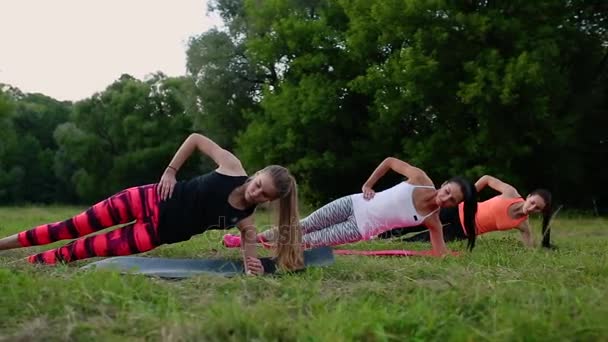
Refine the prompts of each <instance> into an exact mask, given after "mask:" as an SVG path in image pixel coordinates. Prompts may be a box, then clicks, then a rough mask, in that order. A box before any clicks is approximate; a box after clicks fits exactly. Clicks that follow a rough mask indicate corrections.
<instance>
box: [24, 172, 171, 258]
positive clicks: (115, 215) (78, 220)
mask: <svg viewBox="0 0 608 342" xmlns="http://www.w3.org/2000/svg"><path fill="white" fill-rule="evenodd" d="M133 221H135V222H133ZM126 223H129V224H128V225H125V226H122V227H120V228H118V229H115V230H113V231H110V232H107V233H103V234H97V235H92V236H87V237H83V236H85V235H88V234H91V233H93V232H96V231H99V230H102V229H104V228H109V227H113V226H116V225H119V224H126ZM157 227H158V197H157V194H156V184H151V185H145V186H140V187H134V188H129V189H126V190H123V191H121V192H119V193H117V194H115V195H114V196H112V197H110V198H108V199H106V200H104V201H102V202H99V203H97V204H95V205H94V206H92V207H91V208H89V209H87V210H86V211H85V212H83V213H80V214H78V215H76V216H74V217H72V218H70V219H68V220H65V221H63V222H57V223H50V224H43V225H40V226H38V227H35V228H32V229H30V230H27V231H24V232H21V233H19V235H18V238H19V243H20V244H21V246H23V247H28V246H36V245H45V244H49V243H52V242H55V241H59V240H67V239H75V238H79V237H83V238H80V239H77V240H74V241H72V242H70V243H68V244H67V245H65V246H62V247H59V248H56V249H52V250H49V251H46V252H42V253H39V254H36V255H31V256H29V257H28V261H29V262H31V263H44V264H55V263H57V262H71V261H74V260H79V259H86V258H91V257H96V256H118V255H130V254H137V253H142V252H146V251H149V250H151V249H153V248H155V247H157V246H158V245H159V244H160V241H159V237H158V230H157Z"/></svg>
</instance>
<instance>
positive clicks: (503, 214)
mask: <svg viewBox="0 0 608 342" xmlns="http://www.w3.org/2000/svg"><path fill="white" fill-rule="evenodd" d="M486 186H489V187H490V188H492V189H494V190H496V191H498V192H500V195H497V196H494V197H492V198H490V199H489V200H487V201H484V202H480V203H479V204H478V208H477V214H476V216H475V227H476V232H477V234H478V235H481V234H485V233H489V232H492V231H497V230H510V229H518V230H519V231H520V232H521V237H522V240H523V242H524V244H525V245H526V246H529V247H532V246H534V240H533V239H532V234H531V232H530V222H529V220H528V216H529V215H530V214H532V213H542V214H543V224H542V232H543V239H542V246H543V247H547V248H549V247H551V242H550V236H549V232H548V226H549V220H550V218H551V193H550V192H549V191H547V190H544V189H537V190H534V191H532V192H531V193H530V194H529V195H528V196H527V197H526V198H525V199H524V198H523V197H522V196H521V195H520V194H519V193H518V192H517V190H516V189H515V188H514V187H513V186H512V185H510V184H507V183H505V182H503V181H501V180H500V179H498V178H495V177H492V176H488V175H485V176H483V177H481V178H480V179H479V180H478V181H477V182H476V183H475V188H476V189H477V192H480V191H481V190H483V189H484V188H485V187H486ZM440 220H441V222H442V224H443V236H444V239H445V241H446V242H447V241H455V240H465V239H466V238H467V235H466V232H465V231H464V229H462V206H459V207H458V208H442V209H441V212H440ZM416 228H418V227H415V228H403V229H396V230H392V231H389V232H386V233H384V234H381V235H379V236H378V238H391V237H395V236H400V235H404V234H407V233H412V232H416V231H422V230H426V228H425V227H423V226H420V227H419V228H420V229H416ZM428 239H429V233H428V232H423V233H419V234H416V235H414V236H412V237H408V238H405V239H403V241H409V242H414V241H416V242H417V241H428Z"/></svg>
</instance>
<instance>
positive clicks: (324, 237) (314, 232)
mask: <svg viewBox="0 0 608 342" xmlns="http://www.w3.org/2000/svg"><path fill="white" fill-rule="evenodd" d="M301 224H302V242H303V243H304V245H306V246H311V247H312V246H334V245H341V244H346V243H352V242H357V241H361V240H362V239H363V236H361V233H360V232H359V228H358V227H357V221H356V220H355V215H354V212H353V201H352V199H351V197H350V196H346V197H342V198H339V199H337V200H335V201H333V202H330V203H328V204H326V205H324V206H323V207H321V208H319V209H317V210H316V211H315V212H313V213H312V214H310V215H309V216H307V217H306V218H304V219H303V220H302V221H301Z"/></svg>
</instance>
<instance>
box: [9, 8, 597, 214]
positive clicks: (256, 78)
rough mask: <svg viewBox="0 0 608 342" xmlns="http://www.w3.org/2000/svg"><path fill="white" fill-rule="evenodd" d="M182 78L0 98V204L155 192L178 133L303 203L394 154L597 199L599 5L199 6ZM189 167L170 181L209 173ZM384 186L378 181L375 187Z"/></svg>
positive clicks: (352, 181)
mask: <svg viewBox="0 0 608 342" xmlns="http://www.w3.org/2000/svg"><path fill="white" fill-rule="evenodd" d="M210 10H211V11H214V12H215V13H217V14H219V15H220V16H221V17H222V19H223V21H224V26H223V27H222V28H220V29H213V30H210V31H207V32H203V33H201V34H200V35H197V36H195V37H192V38H191V39H190V42H189V46H188V49H187V70H188V72H187V74H186V75H185V76H183V77H167V76H166V75H163V74H162V73H160V72H157V73H155V74H151V75H150V76H149V77H147V78H146V79H144V80H138V79H135V78H133V77H131V76H129V75H123V76H121V77H120V78H119V79H118V80H116V81H115V82H114V83H112V84H111V85H109V86H108V87H107V88H106V89H104V90H102V91H100V92H99V93H96V94H94V95H92V96H91V97H90V98H87V99H84V100H81V101H78V102H75V103H72V102H61V101H57V100H55V99H53V98H50V97H48V96H45V95H43V94H24V93H22V92H21V91H20V90H19V89H16V88H14V87H11V86H10V85H3V86H2V88H1V90H0V137H1V138H2V139H1V141H0V203H2V204H10V203H22V202H36V203H49V202H61V203H90V202H93V201H97V200H100V199H102V198H104V197H105V196H108V195H111V194H112V193H114V192H116V191H118V190H120V189H123V188H126V187H130V186H134V185H139V184H145V183H153V182H156V181H157V180H158V179H159V177H160V174H161V173H162V171H163V169H164V167H165V165H166V164H167V163H168V161H169V160H170V158H171V157H172V154H173V153H174V152H175V150H176V149H177V148H178V147H179V144H180V143H181V142H182V141H183V139H184V138H185V137H186V136H187V135H188V134H189V133H190V132H192V131H197V132H201V133H203V134H206V135H207V136H209V137H211V138H212V139H214V140H215V141H217V142H218V143H220V144H221V145H222V146H224V147H226V148H227V149H230V150H232V151H234V152H235V153H236V154H237V155H238V156H239V157H240V158H241V159H242V161H243V163H244V165H245V166H246V167H247V168H248V170H249V171H251V172H254V171H255V170H256V169H258V168H261V167H263V166H265V165H267V164H275V163H276V164H282V165H285V166H288V167H289V168H290V169H291V170H292V172H293V173H294V174H295V175H296V176H297V178H298V181H299V184H300V186H301V194H302V196H303V198H304V199H305V200H306V201H308V202H309V203H311V204H313V205H318V204H322V203H324V202H327V201H329V200H331V199H333V198H336V197H338V196H342V195H345V194H349V193H354V192H358V191H360V187H361V185H362V183H363V182H364V181H365V179H366V177H367V176H368V175H369V173H371V171H372V170H373V169H374V167H375V166H376V165H377V164H378V163H379V162H380V161H381V160H382V159H384V158H385V157H387V156H396V157H399V158H401V159H404V160H406V161H409V162H410V163H412V164H414V165H416V166H419V167H421V168H422V169H424V170H426V171H427V172H428V173H429V175H430V176H431V177H432V178H433V179H434V180H435V181H436V183H437V184H439V183H441V182H442V181H443V180H445V179H447V178H449V177H450V176H452V175H464V176H466V177H469V178H471V179H473V180H474V179H476V178H477V177H479V176H481V175H483V174H492V175H495V176H497V177H499V178H502V179H504V180H505V181H507V182H509V183H511V184H513V185H515V186H516V187H517V188H518V189H519V190H520V191H521V192H522V193H526V192H528V191H531V190H533V189H534V188H538V187H544V188H548V189H550V190H551V191H552V192H553V193H554V196H555V197H556V200H557V201H559V202H560V203H564V204H566V205H568V206H569V207H574V208H585V209H590V208H592V209H595V210H598V209H599V210H601V208H606V207H608V195H607V193H608V177H607V176H606V172H604V170H603V162H604V161H605V160H606V159H607V157H608V133H606V129H605V127H606V126H607V124H608V117H607V115H606V112H607V109H608V89H607V88H608V72H607V69H608V66H607V64H608V31H607V28H608V5H607V4H605V3H604V2H603V1H591V0H579V1H552V0H539V1H523V0H514V1H491V0H486V1H472V0H469V1H447V0H446V1H440V0H435V1H428V0H424V1H423V0H306V1H304V0H267V1H257V0H215V1H213V2H211V4H210ZM211 167H212V165H211V164H210V163H209V161H208V160H207V159H205V158H194V160H192V161H190V162H189V163H188V164H187V165H186V168H185V169H184V170H183V172H180V177H182V178H187V177H191V176H193V175H196V174H198V173H200V172H204V171H206V170H208V169H210V168H211ZM396 179H397V177H396V176H394V177H393V178H390V177H389V178H388V179H387V180H385V182H384V183H381V184H380V185H379V187H380V188H382V187H385V186H388V185H390V184H392V183H394V181H395V180H396Z"/></svg>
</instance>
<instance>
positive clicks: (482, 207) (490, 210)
mask: <svg viewBox="0 0 608 342" xmlns="http://www.w3.org/2000/svg"><path fill="white" fill-rule="evenodd" d="M523 201H524V199H523V198H521V197H518V198H507V197H503V196H495V197H492V198H490V199H489V200H487V201H483V202H479V203H478V204H477V215H475V227H476V232H477V235H481V234H485V233H489V232H492V231H496V230H509V229H514V228H517V227H518V226H519V225H520V224H521V223H522V222H523V221H524V220H525V219H527V218H528V216H527V215H524V216H522V217H520V218H518V219H514V218H511V217H510V216H509V207H510V206H511V205H512V204H515V203H519V202H523ZM458 216H459V217H460V224H461V225H462V229H463V230H464V231H465V234H466V230H465V228H464V203H460V204H459V205H458Z"/></svg>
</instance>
